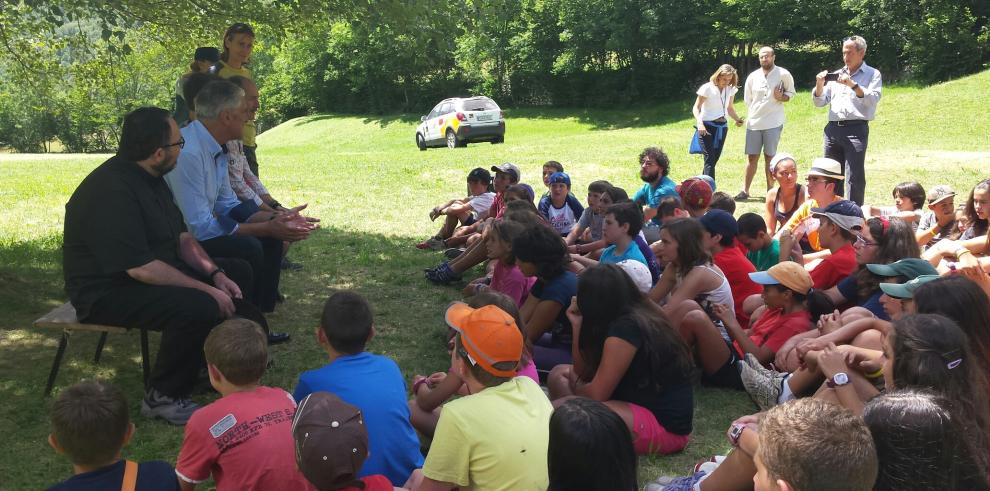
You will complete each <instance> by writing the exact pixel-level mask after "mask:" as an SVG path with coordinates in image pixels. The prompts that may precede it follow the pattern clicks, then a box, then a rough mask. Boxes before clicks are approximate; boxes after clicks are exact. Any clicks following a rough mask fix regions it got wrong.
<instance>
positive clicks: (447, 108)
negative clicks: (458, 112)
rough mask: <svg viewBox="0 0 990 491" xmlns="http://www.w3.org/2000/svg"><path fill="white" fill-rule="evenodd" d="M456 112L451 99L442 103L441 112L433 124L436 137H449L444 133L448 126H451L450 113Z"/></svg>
mask: <svg viewBox="0 0 990 491" xmlns="http://www.w3.org/2000/svg"><path fill="white" fill-rule="evenodd" d="M452 112H454V103H453V102H450V101H445V102H441V103H440V110H439V114H438V115H437V117H436V118H434V119H433V121H434V123H435V124H433V125H432V126H433V128H434V131H436V135H435V136H434V138H436V139H437V140H443V139H444V138H446V137H447V135H445V134H444V133H445V132H446V131H447V127H448V126H450V117H451V116H452V115H451V114H450V113H452Z"/></svg>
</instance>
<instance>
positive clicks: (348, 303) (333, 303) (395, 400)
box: [293, 291, 423, 486]
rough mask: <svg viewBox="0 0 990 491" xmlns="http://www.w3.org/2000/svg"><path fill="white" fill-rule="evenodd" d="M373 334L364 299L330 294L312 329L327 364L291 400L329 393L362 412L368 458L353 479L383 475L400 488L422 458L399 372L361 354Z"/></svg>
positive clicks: (305, 378)
mask: <svg viewBox="0 0 990 491" xmlns="http://www.w3.org/2000/svg"><path fill="white" fill-rule="evenodd" d="M374 335H375V329H374V317H373V314H372V312H371V306H370V305H369V304H368V301H367V300H365V299H364V297H362V296H361V295H359V294H357V293H355V292H349V291H342V292H337V293H334V294H333V295H331V296H330V298H328V299H327V301H326V303H325V304H324V306H323V316H322V317H321V318H320V326H319V327H318V328H317V329H316V339H317V341H318V342H319V344H320V346H321V347H323V349H324V351H326V353H327V356H328V357H329V359H330V361H329V363H327V364H326V365H325V366H323V367H322V368H318V369H315V370H309V371H306V372H303V373H302V374H301V375H300V376H299V384H298V385H296V390H295V392H294V393H293V397H294V398H295V400H296V401H301V400H303V399H304V398H305V397H306V396H308V395H309V394H311V393H313V392H318V391H325V392H331V393H333V394H336V395H337V396H339V397H340V398H341V399H343V400H344V402H347V403H348V404H353V405H355V406H357V407H358V408H359V409H361V413H362V414H363V415H364V420H365V422H367V428H368V444H369V449H370V452H371V454H370V455H369V456H368V459H367V460H366V461H365V463H364V466H363V467H362V468H361V472H360V473H359V474H358V477H364V476H370V475H374V474H384V475H385V476H386V477H388V479H389V480H390V481H391V482H392V483H393V484H394V485H396V486H401V485H402V484H403V483H404V482H406V479H407V478H408V477H409V475H410V474H411V473H412V471H413V470H414V469H416V468H418V467H420V466H422V465H423V455H422V454H421V453H420V451H419V438H418V437H417V436H416V431H415V430H414V429H413V427H412V424H411V423H410V422H409V406H408V405H407V398H406V394H407V392H406V383H405V379H404V378H403V377H402V372H400V371H399V367H398V365H396V364H395V362H394V361H392V359H391V358H388V357H386V356H381V355H375V354H372V353H368V352H367V351H365V350H364V348H365V345H366V344H367V343H368V342H369V341H371V338H372V337H374Z"/></svg>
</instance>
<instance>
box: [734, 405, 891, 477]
mask: <svg viewBox="0 0 990 491" xmlns="http://www.w3.org/2000/svg"><path fill="white" fill-rule="evenodd" d="M758 427H759V434H760V437H759V438H760V443H759V448H758V450H757V452H756V455H754V456H753V457H754V458H753V462H754V464H755V465H756V476H754V477H753V483H754V489H755V490H756V491H792V490H793V491H831V490H835V491H869V490H871V489H873V483H874V481H876V478H877V472H878V468H879V464H878V459H877V451H876V447H875V446H874V444H873V437H872V436H871V434H870V430H869V429H868V428H867V427H866V423H864V422H863V419H862V418H860V417H859V416H856V415H854V414H853V413H851V412H850V411H847V410H846V409H843V408H842V407H840V406H837V405H835V404H831V403H828V402H824V401H821V400H818V399H814V398H810V397H809V398H805V399H798V400H796V401H790V402H787V403H785V404H781V405H779V406H776V407H774V408H773V409H770V410H769V411H767V412H766V413H764V414H763V415H762V416H761V417H760V419H759V423H758ZM743 431H745V430H743Z"/></svg>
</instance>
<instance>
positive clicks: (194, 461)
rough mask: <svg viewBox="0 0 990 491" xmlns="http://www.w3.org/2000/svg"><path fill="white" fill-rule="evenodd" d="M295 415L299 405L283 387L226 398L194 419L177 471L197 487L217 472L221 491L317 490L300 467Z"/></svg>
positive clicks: (177, 464) (182, 477) (199, 413)
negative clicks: (264, 490)
mask: <svg viewBox="0 0 990 491" xmlns="http://www.w3.org/2000/svg"><path fill="white" fill-rule="evenodd" d="M295 413H296V403H295V401H293V400H292V396H291V395H289V393H288V392H286V391H284V390H282V389H276V388H272V387H258V388H256V389H254V390H251V391H247V392H237V393H234V394H230V395H228V396H225V397H222V398H220V399H218V400H216V401H215V402H213V403H212V404H210V405H208V406H206V407H203V408H201V409H200V410H198V411H196V412H195V413H193V415H192V417H191V418H189V423H187V424H186V430H185V437H184V438H183V440H182V449H181V450H179V458H178V461H177V462H176V464H175V473H176V474H178V476H179V478H180V479H182V480H183V481H186V482H189V483H193V484H199V483H201V482H203V481H205V480H206V479H208V478H209V477H210V474H212V475H213V480H214V481H215V482H216V485H217V491H224V490H227V489H230V490H240V489H266V490H267V489H271V490H286V491H289V490H313V489H314V488H313V486H312V485H311V484H310V483H309V481H307V480H306V478H305V477H304V476H303V475H302V473H301V472H299V470H298V468H297V467H296V457H295V448H294V445H293V442H292V416H293V415H294V414H295Z"/></svg>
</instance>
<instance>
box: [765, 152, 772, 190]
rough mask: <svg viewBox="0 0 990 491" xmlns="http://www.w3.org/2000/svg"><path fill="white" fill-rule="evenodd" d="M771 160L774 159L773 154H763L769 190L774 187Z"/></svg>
mask: <svg viewBox="0 0 990 491" xmlns="http://www.w3.org/2000/svg"><path fill="white" fill-rule="evenodd" d="M771 160H773V155H767V154H763V172H764V173H765V174H766V177H767V191H769V190H771V189H773V174H771V173H770V161H771Z"/></svg>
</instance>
